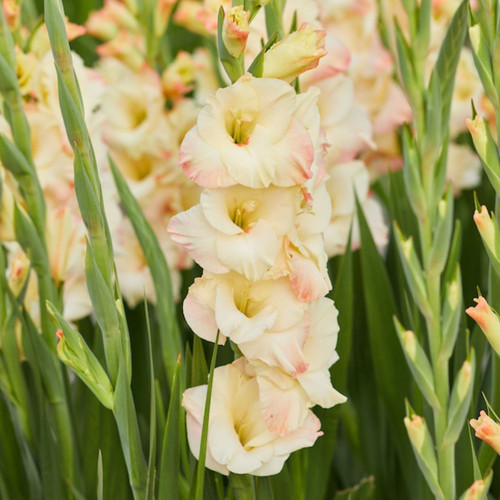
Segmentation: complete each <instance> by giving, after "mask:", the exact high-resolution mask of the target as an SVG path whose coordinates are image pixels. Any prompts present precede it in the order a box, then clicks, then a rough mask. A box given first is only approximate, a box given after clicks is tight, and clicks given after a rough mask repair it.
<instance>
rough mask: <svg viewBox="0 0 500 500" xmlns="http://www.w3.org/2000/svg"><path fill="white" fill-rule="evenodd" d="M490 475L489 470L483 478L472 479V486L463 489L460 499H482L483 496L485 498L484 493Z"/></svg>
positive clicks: (489, 481)
mask: <svg viewBox="0 0 500 500" xmlns="http://www.w3.org/2000/svg"><path fill="white" fill-rule="evenodd" d="M492 476H493V474H492V472H491V471H490V473H489V474H488V475H487V476H486V477H485V478H484V479H478V480H477V481H474V482H473V483H472V486H471V487H470V488H468V489H467V490H465V491H464V493H463V494H462V496H461V497H460V500H482V499H483V498H486V493H487V492H488V489H489V487H490V483H491V479H492Z"/></svg>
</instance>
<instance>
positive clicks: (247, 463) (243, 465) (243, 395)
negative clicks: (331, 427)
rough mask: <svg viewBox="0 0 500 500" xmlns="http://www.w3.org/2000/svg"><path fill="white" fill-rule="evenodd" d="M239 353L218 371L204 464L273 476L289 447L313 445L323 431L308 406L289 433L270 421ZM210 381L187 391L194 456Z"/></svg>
mask: <svg viewBox="0 0 500 500" xmlns="http://www.w3.org/2000/svg"><path fill="white" fill-rule="evenodd" d="M246 364H247V363H246V361H245V359H244V358H240V359H238V360H237V361H235V362H234V363H232V364H230V365H225V366H220V367H218V368H216V369H215V371H214V385H213V392H212V401H211V405H210V418H209V424H208V439H207V456H206V463H205V465H206V467H208V468H209V469H212V470H214V471H217V472H220V473H221V474H225V475H228V474H229V473H230V472H232V473H235V474H253V475H255V476H269V475H272V474H277V473H278V472H280V471H281V469H282V468H283V464H284V462H285V460H286V459H287V458H288V456H289V455H290V453H291V452H293V451H296V450H298V449H300V448H304V447H309V446H312V445H313V444H314V442H315V441H316V439H317V438H318V437H319V436H321V435H322V432H321V431H320V430H319V429H320V422H319V420H318V418H317V417H316V416H315V415H314V414H313V413H312V412H311V411H307V414H306V418H305V419H304V422H303V424H302V425H301V426H300V427H299V428H297V429H296V430H295V431H294V432H291V433H289V434H288V435H287V436H279V435H277V434H273V433H272V432H271V431H270V430H269V429H268V428H267V426H266V422H265V421H264V417H263V415H262V411H261V408H260V403H259V386H258V384H257V380H256V379H255V377H253V376H251V374H250V373H249V372H248V371H247V366H246ZM206 394H207V386H206V385H203V386H198V387H192V388H191V389H188V390H186V391H185V392H184V397H183V400H182V405H183V407H184V408H185V410H186V412H187V416H186V423H187V431H188V441H189V446H190V448H191V451H192V453H193V454H194V455H195V457H197V458H198V457H199V454H200V442H201V430H202V425H203V410H204V406H205V399H206Z"/></svg>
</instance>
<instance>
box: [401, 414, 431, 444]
mask: <svg viewBox="0 0 500 500" xmlns="http://www.w3.org/2000/svg"><path fill="white" fill-rule="evenodd" d="M404 424H405V427H406V431H407V432H408V436H409V438H410V441H411V443H412V444H413V446H414V448H415V449H416V450H417V451H418V452H421V451H422V448H423V445H424V439H425V435H426V430H427V427H426V425H425V420H424V419H423V418H422V417H420V416H418V415H412V416H411V418H410V417H405V418H404Z"/></svg>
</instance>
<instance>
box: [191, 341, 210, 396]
mask: <svg viewBox="0 0 500 500" xmlns="http://www.w3.org/2000/svg"><path fill="white" fill-rule="evenodd" d="M207 378H208V366H207V361H206V359H205V353H204V352H203V344H202V342H201V340H200V338H199V337H198V336H196V335H195V336H194V337H193V361H192V363H191V386H192V387H195V386H197V385H204V384H206V383H207Z"/></svg>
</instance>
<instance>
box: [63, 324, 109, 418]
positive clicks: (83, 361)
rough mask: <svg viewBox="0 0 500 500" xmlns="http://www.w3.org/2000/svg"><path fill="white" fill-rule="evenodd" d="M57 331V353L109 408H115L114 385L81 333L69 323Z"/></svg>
mask: <svg viewBox="0 0 500 500" xmlns="http://www.w3.org/2000/svg"><path fill="white" fill-rule="evenodd" d="M64 330H65V331H64V332H63V330H61V329H60V328H59V329H58V330H57V331H56V335H57V338H58V339H59V342H58V343H57V355H58V356H59V359H60V360H61V361H62V362H63V363H64V364H65V365H67V366H69V367H70V368H71V369H72V370H73V371H74V372H75V373H76V374H77V375H78V376H79V377H80V378H81V379H82V380H83V382H85V384H86V385H87V386H88V387H89V389H90V390H91V391H92V392H93V393H94V394H95V395H96V397H97V398H98V399H99V401H100V402H101V403H102V404H103V405H104V406H105V407H106V408H108V409H112V408H113V387H112V386H111V382H110V381H109V378H108V376H107V374H106V372H105V371H104V369H103V368H102V366H101V364H100V363H99V361H98V360H97V358H96V357H95V356H94V354H93V353H92V351H91V350H90V349H89V347H88V346H87V344H85V341H84V340H83V338H82V337H81V336H80V334H79V333H77V332H75V331H73V330H72V329H71V328H70V327H69V325H68V324H66V325H65V326H64Z"/></svg>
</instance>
